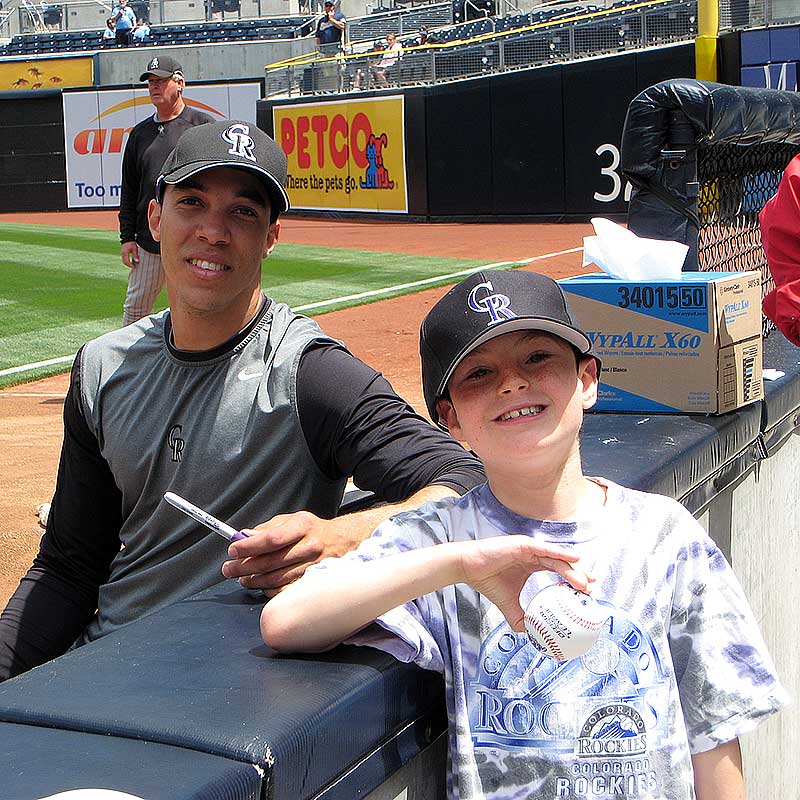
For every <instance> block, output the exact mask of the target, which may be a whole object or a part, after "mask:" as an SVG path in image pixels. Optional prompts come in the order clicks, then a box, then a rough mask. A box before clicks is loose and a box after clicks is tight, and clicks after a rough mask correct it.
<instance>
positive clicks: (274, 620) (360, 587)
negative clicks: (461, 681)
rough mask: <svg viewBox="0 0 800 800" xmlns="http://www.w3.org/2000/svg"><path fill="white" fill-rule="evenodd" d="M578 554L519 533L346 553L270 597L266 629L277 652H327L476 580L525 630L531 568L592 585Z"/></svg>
mask: <svg viewBox="0 0 800 800" xmlns="http://www.w3.org/2000/svg"><path fill="white" fill-rule="evenodd" d="M238 544H239V543H237V545H236V546H238ZM577 560H578V556H577V555H576V554H574V553H570V552H568V551H566V550H563V549H561V548H559V547H556V546H554V545H550V544H539V543H536V542H535V541H534V540H533V539H532V538H531V537H528V536H515V535H509V536H495V537H491V538H489V539H482V540H478V541H469V542H448V543H446V544H440V545H433V546H430V547H422V548H420V549H418V550H409V551H407V552H403V553H396V554H393V555H388V556H385V557H384V558H378V559H375V560H371V561H360V560H358V559H356V558H348V559H343V560H341V561H339V562H336V563H334V564H332V565H329V566H328V567H327V568H326V569H324V570H315V571H314V572H312V573H311V574H310V575H304V576H303V577H302V578H301V579H300V580H299V581H297V582H296V583H294V584H292V585H291V586H288V587H287V588H285V589H284V590H283V591H282V592H281V593H280V594H279V595H277V596H276V597H275V598H273V599H272V600H271V601H270V602H269V603H267V605H266V606H265V607H264V610H263V611H262V612H261V635H262V636H263V638H264V641H265V642H266V643H267V644H268V645H269V646H270V647H272V648H273V649H274V650H279V651H285V652H291V651H305V652H319V651H321V650H327V649H329V648H330V647H333V646H335V645H337V644H339V643H340V642H342V641H344V640H345V639H347V638H348V637H349V636H352V635H353V634H354V633H356V632H357V631H359V630H361V629H362V628H364V627H365V626H367V625H368V624H369V623H370V622H372V621H373V620H374V619H376V618H377V617H379V616H380V615H381V614H384V613H386V612H387V611H389V610H391V609H393V608H396V607H397V606H400V605H402V604H403V603H407V602H408V601H410V600H413V599H415V598H417V597H421V596H422V595H425V594H429V593H430V592H433V591H436V590H437V589H440V588H442V587H443V586H449V585H450V584H454V583H467V584H469V585H470V586H472V587H473V588H474V589H476V590H477V591H478V592H480V593H481V594H483V595H484V596H485V597H486V598H487V599H489V600H490V601H491V602H493V603H494V604H495V605H496V606H497V607H498V608H499V609H500V611H501V612H503V614H504V615H505V617H506V619H507V620H508V622H509V624H510V625H511V626H512V628H513V629H514V630H517V631H522V630H524V612H523V610H522V608H521V607H520V605H519V594H520V591H521V590H522V586H523V585H524V583H525V581H526V580H527V579H528V577H529V576H530V574H531V573H532V572H535V571H537V570H551V571H553V572H557V573H559V574H560V575H561V576H562V577H564V578H565V579H566V580H568V581H569V582H570V583H571V584H572V585H573V586H575V588H577V589H581V590H585V589H587V588H589V585H590V582H591V581H590V579H589V578H588V576H587V575H586V573H585V572H584V571H583V570H582V569H581V568H580V566H577V565H576V564H575V562H577Z"/></svg>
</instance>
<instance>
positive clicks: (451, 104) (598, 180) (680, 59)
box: [0, 44, 694, 220]
mask: <svg viewBox="0 0 800 800" xmlns="http://www.w3.org/2000/svg"><path fill="white" fill-rule="evenodd" d="M231 52H232V51H231ZM114 55H117V54H116V53H115V54H114ZM124 55H125V56H126V58H128V54H127V53H126V54H124ZM204 56H205V51H203V50H202V49H199V48H195V49H194V50H193V51H191V52H188V53H187V54H186V56H185V57H184V56H183V55H181V56H180V57H181V58H182V60H183V61H184V63H185V65H189V66H188V69H189V74H190V75H191V74H192V65H193V64H194V61H189V59H196V60H197V66H198V67H199V65H200V64H201V63H202V58H203V57H204ZM137 58H138V59H139V60H140V58H141V52H132V53H131V55H130V57H129V60H130V63H126V64H123V63H122V60H120V59H113V60H110V61H109V65H105V63H104V62H103V61H99V62H98V64H97V65H96V66H95V72H96V74H97V75H98V76H99V77H98V79H97V80H96V82H97V83H98V84H99V85H103V86H108V85H111V84H113V83H121V84H128V83H129V82H130V79H131V75H132V74H133V73H136V72H138V71H139V70H140V69H141V65H140V64H139V63H138V61H137V60H136V59H137ZM112 62H113V63H112ZM112 67H113V71H110V70H112ZM228 68H229V69H231V71H232V67H228ZM215 70H216V72H215V73H214V74H215V75H218V73H219V67H215ZM693 70H694V55H693V48H692V45H691V44H682V45H676V46H673V47H667V48H663V49H661V50H649V51H643V52H640V53H623V54H619V55H614V56H608V57H604V58H598V59H590V60H586V61H581V62H577V63H574V64H559V65H553V66H547V67H540V68H535V69H530V70H524V71H520V72H514V73H509V74H503V75H494V76H490V77H487V78H480V79H475V80H469V81H458V82H453V83H446V84H441V85H438V86H425V87H412V88H407V89H404V90H403V91H402V92H394V93H392V92H389V93H388V94H390V95H393V96H398V97H402V98H403V104H404V112H403V119H402V124H403V127H404V131H405V133H404V138H403V148H402V150H403V155H404V158H405V162H406V173H405V178H404V180H405V186H404V187H403V192H404V194H405V195H406V196H407V206H406V207H405V209H404V210H403V211H402V212H400V213H399V217H400V218H406V219H411V220H420V219H431V220H470V219H473V220H474V219H482V220H491V219H496V218H505V219H516V218H518V219H539V220H558V219H585V218H588V217H589V216H592V215H595V214H600V215H603V216H608V215H614V214H620V215H621V214H623V213H624V212H625V208H626V205H625V199H624V187H623V185H622V182H621V180H620V178H619V174H618V171H617V168H616V164H617V162H618V158H619V138H620V133H621V131H622V123H623V120H624V118H625V112H626V110H627V106H628V103H629V102H630V100H631V99H632V98H633V97H635V96H636V94H638V92H639V91H641V90H642V89H644V88H646V87H647V86H650V85H652V84H653V83H656V82H658V81H660V80H662V79H665V78H670V77H681V76H686V77H688V76H691V75H692V74H693ZM237 74H239V73H237ZM386 94H387V93H386V92H384V93H383V94H381V93H376V92H361V93H358V94H351V95H342V96H340V95H331V96H329V97H325V98H318V97H317V98H314V101H315V102H312V103H309V104H308V106H309V108H310V109H311V110H312V113H313V107H314V106H315V105H316V106H319V105H321V104H327V105H330V104H331V103H334V102H343V103H349V102H359V103H369V102H370V100H372V99H378V98H380V97H382V96H386ZM298 104H301V105H305V104H306V101H305V100H302V99H301V100H300V101H298V102H294V101H293V102H292V103H286V102H282V103H280V104H278V103H276V102H274V101H273V102H267V101H263V102H260V103H259V104H258V110H257V113H258V117H257V118H258V121H259V125H260V126H261V127H263V128H265V129H266V130H270V131H271V130H272V109H273V108H274V107H276V106H279V105H280V106H282V107H292V106H296V105H298ZM0 112H3V113H2V115H0V166H3V165H5V164H8V166H9V169H7V170H2V171H0V212H10V211H33V210H38V211H55V210H63V209H66V208H67V191H66V170H65V165H64V153H65V147H64V141H63V137H62V138H59V131H60V126H61V127H63V111H62V109H61V97H60V92H59V91H50V90H42V91H38V92H36V93H34V92H6V93H0ZM31 129H34V130H37V131H39V130H42V131H44V132H45V133H46V135H42V136H38V135H37V136H30V135H26V132H29V131H30V130H31ZM377 132H378V133H380V131H377ZM360 146H361V147H362V148H363V147H364V144H363V141H362V142H361V144H360ZM23 164H24V168H23V166H22V165H23ZM315 169H316V168H315V167H311V168H309V170H308V172H309V173H313V172H314V171H315ZM295 171H296V170H295ZM341 175H342V176H343V177H349V178H350V179H351V180H356V181H357V180H358V179H359V178H361V179H364V173H363V171H362V172H360V173H359V172H357V171H356V169H355V168H354V167H353V166H352V165H348V166H347V167H346V170H345V172H342V173H341ZM289 194H290V197H291V196H292V189H290V190H289ZM379 195H380V192H379V191H373V192H371V196H370V193H363V192H362V194H361V199H360V200H358V201H357V202H356V203H355V205H353V204H348V205H345V204H343V203H341V202H337V203H336V204H335V205H334V206H333V207H332V208H331V209H330V210H329V211H326V212H319V211H317V212H315V213H327V214H333V215H339V214H354V213H355V214H358V215H360V216H364V215H367V214H369V215H371V216H374V215H375V214H383V213H387V212H386V211H385V210H384V209H383V208H382V200H381V199H380V198H379ZM364 197H368V201H363V199H364ZM354 198H355V196H354ZM354 198H351V199H354ZM362 201H363V202H362ZM293 203H294V199H293ZM322 203H323V205H324V198H323V200H322ZM359 203H361V205H359ZM317 207H319V204H318V205H317ZM354 208H359V209H360V210H359V211H355V212H354V211H353V209H354ZM391 213H393V215H394V218H398V212H397V211H396V210H395V211H392V212H391Z"/></svg>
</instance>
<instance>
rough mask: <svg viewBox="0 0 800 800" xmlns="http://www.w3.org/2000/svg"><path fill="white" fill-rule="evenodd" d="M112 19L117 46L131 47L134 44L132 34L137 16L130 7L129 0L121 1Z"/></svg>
mask: <svg viewBox="0 0 800 800" xmlns="http://www.w3.org/2000/svg"><path fill="white" fill-rule="evenodd" d="M112 17H113V19H114V26H115V27H114V31H115V39H116V42H117V44H118V45H121V46H122V47H130V46H131V44H132V42H131V34H132V33H133V27H134V25H136V15H135V14H134V13H133V9H132V8H131V7H130V6H129V5H128V0H119V5H118V6H116V7H115V8H114V11H113V12H112Z"/></svg>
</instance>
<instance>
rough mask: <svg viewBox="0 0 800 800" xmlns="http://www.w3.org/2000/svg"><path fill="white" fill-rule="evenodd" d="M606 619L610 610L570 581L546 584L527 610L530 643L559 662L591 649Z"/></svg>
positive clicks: (527, 628)
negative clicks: (573, 585) (605, 608)
mask: <svg viewBox="0 0 800 800" xmlns="http://www.w3.org/2000/svg"><path fill="white" fill-rule="evenodd" d="M607 619H608V613H607V612H606V611H605V610H604V609H603V607H602V606H601V605H600V604H599V603H598V602H597V601H596V600H594V599H593V598H591V597H590V596H589V595H588V594H584V593H583V592H579V591H577V590H576V589H573V588H572V587H571V586H570V585H569V584H568V583H554V584H551V585H550V586H545V588H544V589H542V590H541V591H539V592H537V593H536V594H535V595H534V596H533V598H532V599H531V601H530V603H528V606H527V608H526V609H525V629H526V630H527V631H528V638H529V639H530V641H531V644H533V646H534V647H535V648H536V649H537V650H538V651H539V652H540V653H543V654H544V655H546V656H549V657H550V658H554V659H556V660H557V661H569V660H570V659H573V658H578V657H579V656H582V655H583V654H584V653H587V652H588V651H589V650H591V649H592V647H593V645H594V643H595V642H596V641H597V637H598V636H599V635H600V629H601V628H602V627H603V623H604V622H605V621H606V620H607Z"/></svg>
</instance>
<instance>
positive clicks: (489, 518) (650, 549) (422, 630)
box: [312, 481, 785, 800]
mask: <svg viewBox="0 0 800 800" xmlns="http://www.w3.org/2000/svg"><path fill="white" fill-rule="evenodd" d="M598 482H600V483H602V484H603V485H605V486H607V501H606V504H605V507H604V509H603V510H602V512H600V513H599V514H598V515H597V516H596V517H595V518H593V519H591V520H586V521H581V522H577V523H563V522H558V523H556V522H542V521H538V520H531V519H528V518H526V517H521V516H519V515H517V514H514V513H513V512H511V511H509V510H508V509H506V508H505V507H504V506H502V505H501V504H500V503H499V502H498V501H497V500H496V499H495V497H494V496H493V495H492V493H491V491H490V490H489V488H488V487H487V486H483V487H480V488H478V489H475V490H473V491H472V492H470V493H469V494H467V495H465V496H464V497H462V498H448V499H447V500H443V501H439V502H436V503H430V504H428V505H426V506H423V507H422V508H421V509H420V510H419V511H415V512H409V513H404V514H401V515H398V516H396V517H394V518H393V519H391V520H389V521H387V522H385V523H384V524H383V525H381V527H380V528H379V529H378V530H377V531H376V532H375V534H374V535H373V536H372V537H371V538H370V539H368V540H366V541H365V542H364V543H363V544H362V545H361V546H360V547H359V548H358V550H356V551H354V552H353V553H350V554H348V555H347V556H345V558H350V559H352V558H356V559H360V560H371V559H376V558H381V557H382V556H385V555H388V554H392V553H396V552H402V551H406V550H410V549H416V548H421V547H426V546H429V545H433V544H439V543H442V542H448V541H464V540H471V539H479V538H486V537H490V536H499V535H503V534H510V533H518V534H519V533H521V534H528V535H530V536H534V537H536V538H537V539H541V540H543V541H549V542H554V543H558V544H560V545H565V546H569V547H572V548H574V549H576V550H577V551H579V552H580V554H581V556H582V558H583V559H584V560H585V561H586V563H587V565H588V567H589V568H590V570H591V571H592V573H593V574H594V575H595V576H596V578H597V583H596V585H595V588H594V590H593V595H594V597H595V598H596V599H597V600H598V601H599V602H600V603H601V604H603V605H604V606H605V607H606V609H607V611H608V620H607V622H606V624H605V626H604V629H603V632H602V634H601V636H600V638H599V640H598V642H597V643H596V644H595V646H594V647H593V648H592V649H591V650H590V651H589V652H588V653H587V654H585V655H584V656H582V657H581V658H577V659H573V660H572V661H567V662H563V663H559V662H556V661H554V660H552V659H550V658H547V657H545V656H543V655H541V654H540V653H539V652H538V651H537V650H536V648H535V647H534V646H533V645H532V644H531V643H530V642H529V641H528V638H527V636H526V634H524V633H517V632H515V631H513V630H511V628H510V626H509V625H508V623H507V622H506V621H505V619H504V617H503V616H502V615H501V614H500V612H499V611H498V609H497V608H496V607H495V606H494V605H493V604H492V603H490V602H489V601H488V600H486V599H485V598H484V597H482V596H481V595H479V594H478V593H477V592H476V591H474V590H473V589H472V588H471V587H469V586H467V585H465V584H457V585H455V586H448V587H446V588H444V589H441V590H439V591H437V592H434V593H432V594H429V595H426V596H424V597H421V598H419V599H418V600H416V601H414V602H411V603H407V604H405V605H404V606H401V607H399V608H396V609H393V610H392V611H390V612H388V613H387V614H385V615H383V616H382V617H381V618H380V619H379V620H378V622H377V624H376V625H372V626H370V627H369V628H367V629H365V630H364V631H362V632H361V633H360V634H358V635H357V637H356V638H354V639H353V641H352V643H355V644H362V645H370V646H373V647H377V648H379V649H381V650H385V651H387V652H389V653H392V654H393V655H394V656H396V657H397V658H398V659H400V660H402V661H413V662H415V663H417V664H418V665H419V666H421V667H423V668H425V669H430V670H436V671H439V672H442V673H443V674H444V678H445V686H446V701H447V709H448V714H449V719H450V764H449V775H448V788H449V794H450V797H452V798H459V799H460V800H479V799H483V798H486V799H487V800H488V799H489V798H491V800H512V799H513V800H522V798H531V799H533V798H535V799H536V800H557V799H560V798H582V799H584V798H585V799H587V800H606V799H608V800H611V799H612V798H647V800H689V798H694V788H693V775H692V765H691V758H690V756H691V754H694V753H699V752H702V751H705V750H709V749H711V748H713V747H716V746H717V745H719V744H722V743H724V742H727V741H730V740H731V739H733V738H735V737H737V736H739V735H740V734H742V733H744V732H745V731H747V730H750V729H751V728H752V727H754V726H755V725H756V724H757V721H758V720H759V718H760V717H763V716H765V715H767V714H771V713H773V712H775V711H777V710H778V709H779V708H780V707H781V706H782V705H783V703H784V702H785V692H784V690H783V689H782V687H781V686H780V683H779V681H778V679H777V677H776V674H775V669H774V666H773V664H772V660H771V658H770V656H769V653H768V652H767V649H766V647H765V645H764V642H763V639H762V637H761V634H760V632H759V630H758V626H757V625H756V623H755V621H754V619H753V616H752V613H751V611H750V608H749V605H748V603H747V600H746V598H745V597H744V595H743V593H742V590H741V587H740V586H739V583H738V581H737V580H736V578H735V576H734V574H733V572H732V570H731V568H730V566H729V565H728V563H727V562H726V560H725V558H724V556H723V555H722V554H721V553H720V551H719V550H718V549H717V547H716V545H715V544H714V543H713V542H712V541H711V539H710V538H709V537H708V535H707V534H706V533H705V531H704V530H703V529H702V527H701V526H700V525H699V524H698V523H697V522H696V520H695V519H694V518H693V517H692V516H691V515H690V514H689V513H688V512H687V511H686V510H685V509H684V508H683V507H682V506H681V505H680V504H678V503H677V502H675V501H673V500H671V499H669V498H666V497H662V496H659V495H653V494H645V493H642V492H637V491H633V490H630V489H625V488H622V487H620V486H617V485H616V484H613V483H610V482H608V481H598ZM336 563H337V560H336V559H329V560H327V561H323V562H322V563H321V564H319V565H317V566H316V567H313V568H312V570H313V569H326V568H327V569H331V568H335V566H336ZM557 580H559V577H558V576H557V575H555V574H554V573H551V572H538V573H534V574H533V575H532V576H531V578H530V580H529V581H528V583H527V584H526V586H525V589H524V591H523V597H522V600H523V608H524V605H525V600H526V597H529V596H531V595H532V594H534V593H535V592H536V591H538V590H539V589H540V588H542V587H543V586H545V585H546V584H548V583H552V582H555V581H557Z"/></svg>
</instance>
